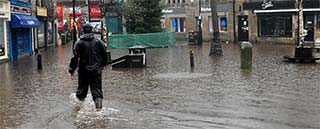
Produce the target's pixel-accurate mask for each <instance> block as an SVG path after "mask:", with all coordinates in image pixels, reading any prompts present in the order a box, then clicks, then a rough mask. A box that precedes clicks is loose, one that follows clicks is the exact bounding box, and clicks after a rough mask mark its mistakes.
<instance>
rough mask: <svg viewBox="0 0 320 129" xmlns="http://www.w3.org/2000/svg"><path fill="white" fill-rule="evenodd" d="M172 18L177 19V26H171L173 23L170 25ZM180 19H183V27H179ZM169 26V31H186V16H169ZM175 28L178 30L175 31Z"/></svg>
mask: <svg viewBox="0 0 320 129" xmlns="http://www.w3.org/2000/svg"><path fill="white" fill-rule="evenodd" d="M174 19H177V21H176V24H177V25H176V26H177V27H178V28H175V29H174V28H173V25H172V21H173V20H174ZM181 19H183V22H182V23H183V26H182V27H183V28H181ZM170 24H171V25H170V26H171V28H170V31H171V32H176V33H186V32H187V29H186V18H185V17H171V18H170ZM173 29H174V30H173ZM181 29H182V30H183V31H181ZM176 30H178V31H176Z"/></svg>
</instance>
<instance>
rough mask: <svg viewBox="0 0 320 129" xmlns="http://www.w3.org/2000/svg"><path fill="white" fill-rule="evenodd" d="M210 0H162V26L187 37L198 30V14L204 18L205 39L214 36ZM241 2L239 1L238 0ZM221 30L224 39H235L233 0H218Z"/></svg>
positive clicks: (203, 32)
mask: <svg viewBox="0 0 320 129" xmlns="http://www.w3.org/2000/svg"><path fill="white" fill-rule="evenodd" d="M210 2H211V1H210V0H201V1H199V0H162V1H161V4H162V5H163V6H164V7H165V8H164V9H163V11H162V13H163V17H162V20H161V21H162V26H163V28H164V29H165V30H166V31H173V32H176V33H177V38H182V39H183V38H187V37H188V33H189V32H193V31H196V26H197V20H196V17H197V16H201V18H202V24H201V26H202V34H203V39H204V40H205V41H209V40H210V39H211V38H212V32H213V26H212V18H211V7H210ZM237 2H238V3H239V1H238V0H237ZM217 3H218V5H217V11H218V19H219V31H220V36H221V38H222V40H228V41H233V40H234V39H233V32H234V31H233V30H234V28H233V22H234V21H233V1H232V0H218V2H217Z"/></svg>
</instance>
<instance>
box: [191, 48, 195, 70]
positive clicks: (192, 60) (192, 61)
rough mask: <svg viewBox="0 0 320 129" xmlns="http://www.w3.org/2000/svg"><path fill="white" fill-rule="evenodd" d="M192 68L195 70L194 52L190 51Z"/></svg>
mask: <svg viewBox="0 0 320 129" xmlns="http://www.w3.org/2000/svg"><path fill="white" fill-rule="evenodd" d="M190 67H191V68H194V56H193V51H192V50H191V51H190Z"/></svg>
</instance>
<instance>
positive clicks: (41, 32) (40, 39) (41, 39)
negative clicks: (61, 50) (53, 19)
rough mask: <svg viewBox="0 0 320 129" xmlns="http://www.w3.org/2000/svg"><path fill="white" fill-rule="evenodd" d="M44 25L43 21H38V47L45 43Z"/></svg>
mask: <svg viewBox="0 0 320 129" xmlns="http://www.w3.org/2000/svg"><path fill="white" fill-rule="evenodd" d="M44 27H45V24H44V22H40V27H39V28H38V44H39V48H40V47H44V46H45V45H46V44H45V36H44Z"/></svg>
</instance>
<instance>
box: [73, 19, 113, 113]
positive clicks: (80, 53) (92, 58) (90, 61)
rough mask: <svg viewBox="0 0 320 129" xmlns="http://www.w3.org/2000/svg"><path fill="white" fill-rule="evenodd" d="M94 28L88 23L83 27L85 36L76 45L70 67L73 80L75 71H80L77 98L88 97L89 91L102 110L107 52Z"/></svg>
mask: <svg viewBox="0 0 320 129" xmlns="http://www.w3.org/2000/svg"><path fill="white" fill-rule="evenodd" d="M92 29H93V27H92V26H91V24H89V23H86V24H84V25H83V26H82V31H83V33H84V34H83V35H81V36H80V40H78V41H77V42H76V43H75V46H74V48H73V56H72V58H71V61H70V65H69V73H70V76H71V79H72V80H73V79H74V71H75V70H76V68H77V67H79V69H78V85H79V86H78V89H77V92H76V96H77V98H78V99H79V100H80V101H84V99H85V98H86V97H87V93H88V89H89V86H90V90H91V93H92V98H93V101H94V102H95V105H96V109H98V110H100V109H101V108H102V99H103V93H102V86H101V84H102V81H101V74H102V70H103V67H104V66H106V65H107V52H106V47H105V45H104V43H103V41H101V40H99V39H97V38H95V37H94V34H93V33H92Z"/></svg>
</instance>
